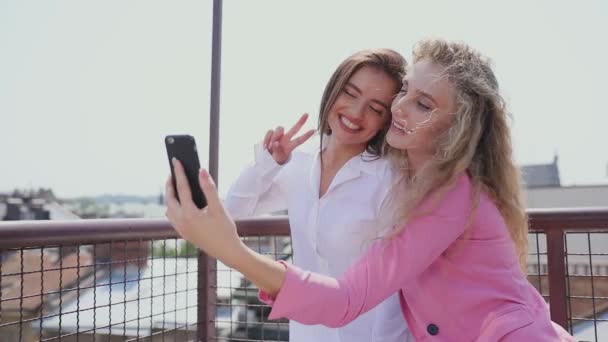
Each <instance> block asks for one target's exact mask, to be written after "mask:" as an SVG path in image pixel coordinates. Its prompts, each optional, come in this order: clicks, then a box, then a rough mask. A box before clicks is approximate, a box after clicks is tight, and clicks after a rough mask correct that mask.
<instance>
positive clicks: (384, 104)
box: [344, 82, 390, 111]
mask: <svg viewBox="0 0 608 342" xmlns="http://www.w3.org/2000/svg"><path fill="white" fill-rule="evenodd" d="M344 86H345V87H347V86H348V87H351V88H353V89H354V90H355V91H357V92H358V93H359V94H361V93H362V91H361V89H359V87H357V86H356V85H354V84H352V83H351V82H346V84H345V85H344ZM370 101H371V102H374V103H376V104H378V105H380V106H382V107H384V109H386V110H389V111H390V107H389V106H388V105H387V104H386V103H384V102H382V101H380V100H376V99H371V100H370Z"/></svg>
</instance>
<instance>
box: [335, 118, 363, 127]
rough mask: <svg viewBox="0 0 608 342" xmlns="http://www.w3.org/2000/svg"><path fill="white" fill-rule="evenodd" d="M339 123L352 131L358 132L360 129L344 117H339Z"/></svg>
mask: <svg viewBox="0 0 608 342" xmlns="http://www.w3.org/2000/svg"><path fill="white" fill-rule="evenodd" d="M340 121H341V122H342V123H343V124H344V126H346V127H348V128H350V129H352V130H358V129H361V127H359V126H357V125H355V124H354V123H353V122H352V121H350V120H348V119H347V118H346V117H344V116H340Z"/></svg>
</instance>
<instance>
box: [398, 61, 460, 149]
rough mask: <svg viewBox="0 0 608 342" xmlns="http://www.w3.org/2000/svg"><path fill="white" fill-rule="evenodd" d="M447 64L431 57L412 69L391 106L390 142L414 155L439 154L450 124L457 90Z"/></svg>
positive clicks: (417, 63) (416, 64)
mask: <svg viewBox="0 0 608 342" xmlns="http://www.w3.org/2000/svg"><path fill="white" fill-rule="evenodd" d="M443 71H444V67H442V66H441V65H438V64H435V63H433V62H431V61H430V60H428V59H422V60H419V61H418V62H416V63H415V64H414V65H412V67H411V68H410V69H409V70H408V72H407V75H406V76H405V78H404V80H403V87H402V88H401V90H400V91H399V93H398V94H397V96H396V97H395V99H394V100H393V103H392V106H391V112H392V115H393V116H392V122H391V127H390V129H389V131H388V133H387V134H386V141H387V143H388V144H389V145H390V146H392V147H394V148H397V149H400V150H407V152H408V155H409V156H410V157H417V158H420V157H423V158H429V157H431V156H432V155H433V154H434V153H435V149H436V147H437V141H438V138H439V135H440V134H441V133H442V132H444V131H445V130H446V129H447V128H448V127H449V125H450V122H451V120H452V116H453V115H454V114H453V113H455V112H456V107H455V94H456V92H455V89H454V86H453V85H452V84H451V83H450V82H449V81H448V79H447V78H446V77H441V75H442V72H443Z"/></svg>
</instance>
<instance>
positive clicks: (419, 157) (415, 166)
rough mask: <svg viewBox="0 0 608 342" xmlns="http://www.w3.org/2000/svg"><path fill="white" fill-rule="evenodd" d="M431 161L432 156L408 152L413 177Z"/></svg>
mask: <svg viewBox="0 0 608 342" xmlns="http://www.w3.org/2000/svg"><path fill="white" fill-rule="evenodd" d="M429 159H430V156H428V155H425V154H418V153H412V151H408V153H407V163H408V168H409V169H410V172H411V175H412V176H414V175H415V174H416V173H417V172H418V170H420V169H422V167H423V166H424V164H426V163H427V162H428V161H429Z"/></svg>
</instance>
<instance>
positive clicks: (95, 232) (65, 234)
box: [0, 216, 289, 248]
mask: <svg viewBox="0 0 608 342" xmlns="http://www.w3.org/2000/svg"><path fill="white" fill-rule="evenodd" d="M237 226H238V230H239V234H240V235H241V236H263V235H289V223H288V221H287V217H286V216H277V217H274V216H273V217H268V218H265V217H262V218H254V219H247V220H239V221H237ZM261 227H263V228H261ZM173 238H179V235H178V234H177V232H176V231H175V230H174V229H173V227H172V226H171V225H170V224H169V222H168V221H167V220H166V219H162V218H158V219H92V220H70V221H4V222H0V248H20V247H37V246H60V245H78V244H94V243H107V242H110V241H113V242H117V241H134V240H140V239H141V240H162V239H173Z"/></svg>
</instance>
